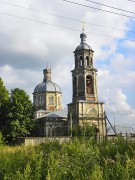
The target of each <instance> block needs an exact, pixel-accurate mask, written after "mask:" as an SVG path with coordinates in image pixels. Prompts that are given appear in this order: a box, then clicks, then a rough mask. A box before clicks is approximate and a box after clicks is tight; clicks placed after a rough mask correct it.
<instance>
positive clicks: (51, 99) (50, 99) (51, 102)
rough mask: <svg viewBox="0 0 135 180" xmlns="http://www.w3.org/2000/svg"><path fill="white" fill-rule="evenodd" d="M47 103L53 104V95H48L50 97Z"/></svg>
mask: <svg viewBox="0 0 135 180" xmlns="http://www.w3.org/2000/svg"><path fill="white" fill-rule="evenodd" d="M49 104H50V105H53V104H54V97H53V96H50V97H49Z"/></svg>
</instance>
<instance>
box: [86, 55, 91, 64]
mask: <svg viewBox="0 0 135 180" xmlns="http://www.w3.org/2000/svg"><path fill="white" fill-rule="evenodd" d="M89 65H90V63H89V57H88V56H86V66H89Z"/></svg>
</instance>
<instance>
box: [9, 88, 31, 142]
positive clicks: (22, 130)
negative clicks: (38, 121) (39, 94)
mask: <svg viewBox="0 0 135 180" xmlns="http://www.w3.org/2000/svg"><path fill="white" fill-rule="evenodd" d="M10 112H11V113H10V117H9V124H8V135H7V136H8V139H9V140H11V141H14V140H16V138H18V137H25V136H27V135H30V132H31V130H32V128H33V125H34V109H33V105H32V102H31V100H30V97H29V96H28V95H27V94H26V92H25V91H24V90H22V89H19V88H15V89H13V90H11V96H10Z"/></svg>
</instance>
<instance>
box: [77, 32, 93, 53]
mask: <svg viewBox="0 0 135 180" xmlns="http://www.w3.org/2000/svg"><path fill="white" fill-rule="evenodd" d="M80 38H81V42H80V45H79V46H77V48H76V49H75V51H79V50H92V48H91V47H90V46H89V45H88V44H87V43H86V42H85V39H86V38H87V36H86V34H85V33H84V32H82V33H81V34H80Z"/></svg>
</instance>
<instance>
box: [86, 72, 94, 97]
mask: <svg viewBox="0 0 135 180" xmlns="http://www.w3.org/2000/svg"><path fill="white" fill-rule="evenodd" d="M86 93H87V94H93V82H92V76H91V75H87V76H86Z"/></svg>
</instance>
